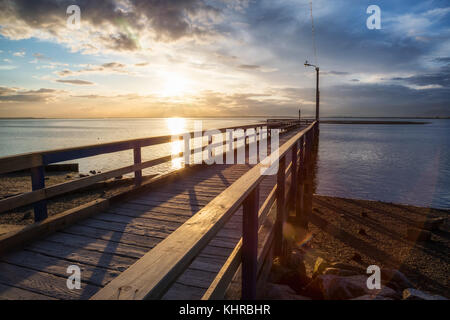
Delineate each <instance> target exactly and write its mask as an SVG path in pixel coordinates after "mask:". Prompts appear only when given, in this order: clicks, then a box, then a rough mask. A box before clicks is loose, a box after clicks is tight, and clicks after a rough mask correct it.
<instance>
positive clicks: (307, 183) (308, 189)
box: [302, 131, 313, 228]
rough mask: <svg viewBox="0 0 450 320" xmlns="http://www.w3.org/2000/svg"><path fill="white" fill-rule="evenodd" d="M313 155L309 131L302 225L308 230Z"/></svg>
mask: <svg viewBox="0 0 450 320" xmlns="http://www.w3.org/2000/svg"><path fill="white" fill-rule="evenodd" d="M311 153H312V131H309V132H308V133H307V135H306V155H307V156H306V160H305V176H304V179H305V188H304V195H303V198H304V201H303V212H302V225H303V227H305V228H307V226H308V220H309V216H310V214H311V211H312V193H313V190H312V188H313V186H312V179H311V178H312V177H311V176H312V172H311V171H312V170H311V162H312V161H311V160H312V159H311V158H312V157H311Z"/></svg>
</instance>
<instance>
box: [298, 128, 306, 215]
mask: <svg viewBox="0 0 450 320" xmlns="http://www.w3.org/2000/svg"><path fill="white" fill-rule="evenodd" d="M304 156H305V136H302V137H301V138H300V155H299V157H298V158H299V159H298V161H299V164H298V187H297V208H296V220H297V221H300V219H301V215H302V210H303V194H304V192H303V187H304V180H305V179H304V167H305V160H304Z"/></svg>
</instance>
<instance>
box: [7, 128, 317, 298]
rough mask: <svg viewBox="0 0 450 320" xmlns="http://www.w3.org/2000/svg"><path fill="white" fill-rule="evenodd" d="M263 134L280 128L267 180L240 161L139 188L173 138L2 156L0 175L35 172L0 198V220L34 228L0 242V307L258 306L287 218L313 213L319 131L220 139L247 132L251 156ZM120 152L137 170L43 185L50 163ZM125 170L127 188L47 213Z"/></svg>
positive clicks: (280, 250)
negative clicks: (20, 303) (248, 302)
mask: <svg viewBox="0 0 450 320" xmlns="http://www.w3.org/2000/svg"><path fill="white" fill-rule="evenodd" d="M262 127H264V128H268V130H269V133H270V131H271V130H281V133H280V140H279V141H280V143H279V148H278V150H277V152H274V151H275V150H272V152H271V153H270V155H269V156H268V157H269V158H270V159H271V160H272V161H274V160H276V161H278V163H279V165H278V169H277V173H276V174H274V175H265V174H263V170H262V168H263V163H259V164H256V165H255V164H249V163H248V162H251V161H249V159H248V158H247V159H246V160H247V161H246V163H245V164H234V165H231V164H230V165H225V164H223V165H221V164H215V165H206V164H198V165H189V166H187V167H185V168H183V169H180V170H178V171H175V172H172V173H169V174H166V175H163V176H158V177H156V178H152V179H150V180H148V181H144V180H143V179H142V170H143V169H145V168H149V167H152V166H155V165H158V164H162V163H165V162H168V161H172V156H171V155H169V156H166V157H162V158H159V159H154V160H150V161H146V162H142V159H141V149H142V148H144V147H147V146H151V145H159V144H164V143H170V142H171V141H172V139H173V136H164V137H152V138H147V139H136V140H129V141H122V142H115V143H108V144H99V145H93V146H87V147H78V148H70V149H63V150H55V151H48V152H38V153H30V154H25V155H19V156H13V157H5V158H0V174H3V173H8V172H15V171H19V170H25V169H31V179H32V187H33V191H32V192H29V193H25V194H21V195H18V196H14V197H11V198H7V199H4V200H0V212H8V211H9V210H12V209H15V208H18V207H22V206H26V205H33V206H34V212H35V220H36V222H35V223H34V224H33V225H31V226H28V227H26V228H25V229H23V230H21V231H19V232H13V233H10V234H7V235H4V236H1V237H0V299H102V300H104V299H205V300H206V299H224V298H227V299H255V298H257V297H258V292H260V291H261V290H258V289H259V288H261V287H262V286H263V285H264V283H265V280H266V277H267V275H268V272H269V271H270V267H271V263H272V259H273V257H274V256H279V255H283V254H284V253H285V250H286V247H287V246H286V240H285V239H284V238H283V226H284V224H285V221H286V220H287V218H288V215H289V214H291V215H292V216H296V219H297V220H298V222H299V223H303V224H304V223H305V221H307V216H308V214H309V213H310V212H311V208H312V193H313V186H312V175H313V170H312V159H313V158H314V152H315V150H316V145H317V141H318V134H319V125H318V122H316V121H312V120H311V121H306V120H302V121H300V120H289V121H285V120H278V121H268V122H265V123H261V124H254V125H249V126H244V127H239V128H224V129H222V130H220V131H221V132H223V133H224V134H226V132H227V129H245V130H246V129H252V128H254V129H255V131H254V132H256V134H255V140H252V139H251V137H249V138H247V139H246V140H245V142H244V143H245V148H246V149H247V150H248V149H249V148H250V146H251V144H252V143H254V142H255V141H262V140H264V139H266V138H265V137H263V136H262V135H261V134H260V133H261V132H262V131H261V130H260V129H261V128H262ZM194 136H195V133H193V132H192V133H190V137H191V138H192V137H194ZM180 137H182V136H180ZM267 140H268V141H267ZM267 142H268V144H269V145H270V134H269V135H268V138H267V139H266V143H267ZM229 147H230V148H233V151H232V152H237V150H236V149H235V148H236V146H234V144H233V146H229ZM123 150H133V154H134V165H131V166H127V167H124V168H120V169H115V170H112V171H108V172H104V173H101V174H98V175H94V176H90V177H85V178H81V179H77V180H75V181H70V182H67V183H63V184H59V185H54V186H49V187H46V186H45V177H44V176H45V172H44V167H45V166H46V165H49V164H53V163H59V162H63V161H70V160H76V159H80V158H86V157H91V156H95V155H99V154H109V153H113V152H118V151H123ZM187 151H188V152H189V153H190V155H191V156H192V154H193V152H194V150H192V149H188V150H185V152H187ZM179 156H184V154H183V153H180V154H179ZM259 160H260V161H261V160H263V159H259ZM133 172H134V176H135V187H134V188H133V190H131V191H128V192H126V193H124V194H121V195H118V196H115V197H112V198H105V199H103V198H101V199H98V200H96V201H94V202H91V203H87V204H85V205H83V206H81V207H78V208H75V209H72V210H69V211H66V212H63V213H60V214H57V215H53V216H50V217H48V216H47V207H46V200H47V199H50V198H53V197H56V196H59V195H63V194H67V193H70V192H74V191H76V190H78V189H80V188H84V187H87V186H89V185H92V184H94V183H97V182H99V181H104V180H107V179H110V178H115V177H117V176H120V175H123V174H127V173H133ZM71 265H75V266H78V267H79V268H80V270H81V283H82V286H81V289H69V288H68V286H67V279H68V277H69V276H70V274H68V273H67V268H68V267H69V266H71Z"/></svg>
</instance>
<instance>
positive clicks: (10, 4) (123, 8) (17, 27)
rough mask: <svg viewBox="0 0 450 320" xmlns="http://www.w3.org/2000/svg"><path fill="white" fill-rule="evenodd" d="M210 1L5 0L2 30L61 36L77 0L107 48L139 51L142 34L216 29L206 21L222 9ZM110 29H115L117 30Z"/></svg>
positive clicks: (0, 5) (170, 36)
mask: <svg viewBox="0 0 450 320" xmlns="http://www.w3.org/2000/svg"><path fill="white" fill-rule="evenodd" d="M206 2H207V1H206V0H170V1H161V0H129V1H127V2H126V4H127V5H124V3H125V2H124V1H119V0H102V1H92V0H77V1H73V0H33V1H29V0H0V9H1V11H0V24H1V25H2V26H3V30H2V34H4V35H6V36H8V37H11V38H21V37H27V35H25V34H23V32H24V31H26V33H29V35H28V37H30V36H31V34H32V32H33V30H41V31H43V32H48V33H49V34H51V35H53V36H56V37H58V36H60V35H61V34H63V32H64V31H67V27H66V20H67V14H66V10H67V8H68V7H69V6H70V5H73V4H76V5H78V6H79V7H80V9H81V23H82V25H83V24H85V25H86V24H88V25H90V26H92V27H94V28H96V30H94V31H93V34H92V35H93V36H97V37H98V40H99V41H100V42H102V43H103V44H104V45H105V46H106V47H107V48H109V49H112V50H117V51H134V50H137V49H139V37H140V36H141V35H145V34H147V33H148V32H149V31H153V32H154V36H155V37H156V39H159V40H164V41H173V40H177V39H180V38H183V37H193V36H201V35H204V34H207V33H209V32H210V31H211V30H209V29H208V28H207V27H206V26H208V25H210V24H211V23H212V21H213V20H214V18H215V17H217V16H218V15H219V14H220V10H219V9H217V8H215V7H213V6H211V5H209V4H207V3H206ZM24 26H27V27H28V30H26V29H25V28H24ZM106 30H111V31H112V32H111V34H108V32H107V31H106ZM103 31H104V32H103ZM97 45H98V44H95V46H97ZM91 47H92V45H91Z"/></svg>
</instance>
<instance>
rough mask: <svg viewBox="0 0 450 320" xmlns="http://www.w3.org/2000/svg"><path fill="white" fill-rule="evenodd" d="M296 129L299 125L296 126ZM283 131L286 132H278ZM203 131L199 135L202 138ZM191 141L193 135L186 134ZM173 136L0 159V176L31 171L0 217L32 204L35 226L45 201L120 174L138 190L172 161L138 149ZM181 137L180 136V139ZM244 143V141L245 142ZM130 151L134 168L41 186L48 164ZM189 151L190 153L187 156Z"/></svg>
mask: <svg viewBox="0 0 450 320" xmlns="http://www.w3.org/2000/svg"><path fill="white" fill-rule="evenodd" d="M265 125H266V124H265V123H258V124H251V125H247V126H237V127H229V128H222V129H219V131H221V132H226V130H230V129H234V130H236V129H244V130H245V129H250V128H255V129H256V128H258V127H261V126H265ZM297 125H300V123H298V124H297ZM281 129H282V130H287V128H281ZM204 132H206V131H203V132H201V133H200V135H203V133H204ZM189 134H190V136H191V139H192V137H194V135H195V134H196V133H195V132H191V133H189ZM176 136H177V135H175V136H174V135H170V136H169V135H168V136H159V137H151V138H143V139H133V140H126V141H119V142H112V143H104V144H96V145H90V146H82V147H75V148H66V149H59V150H52V151H43V152H34V153H28V154H22V155H17V156H9V157H3V158H0V174H4V173H10V172H16V171H20V170H25V169H31V184H32V191H31V192H27V193H23V194H19V195H16V196H13V197H9V198H6V199H2V200H0V213H2V212H5V211H9V210H12V209H16V208H19V207H23V206H26V205H31V204H33V206H34V219H35V221H36V222H38V221H42V220H45V219H46V218H47V216H48V214H47V202H46V200H48V199H50V198H53V197H55V196H59V195H63V194H66V193H69V192H73V191H76V190H79V189H82V188H85V187H88V186H90V185H93V184H95V183H97V182H101V181H104V180H107V179H111V178H115V177H119V176H122V175H124V174H128V173H132V172H134V177H135V185H136V186H139V185H141V183H142V170H143V169H146V168H150V167H154V166H157V165H160V164H163V163H166V162H170V161H172V159H173V157H174V155H167V156H164V157H161V158H157V159H153V160H149V161H145V162H142V156H141V149H142V148H144V147H148V146H156V145H161V144H166V143H170V142H172V141H173V139H174V137H175V138H176ZM183 137H184V135H183V134H180V138H183ZM246 143H247V141H246ZM125 150H133V158H134V164H133V165H131V166H126V167H122V168H119V169H115V170H110V171H107V172H103V173H100V174H97V175H94V176H89V177H84V178H80V179H76V180H73V181H69V182H65V183H61V184H56V185H52V186H49V187H46V186H45V169H44V168H45V166H47V165H49V164H52V163H59V162H64V161H69V160H75V159H82V158H87V157H92V156H97V155H102V154H109V153H114V152H119V151H125ZM192 152H193V150H191V153H192ZM183 155H184V152H180V153H179V154H178V155H176V156H179V157H182V156H183Z"/></svg>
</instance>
